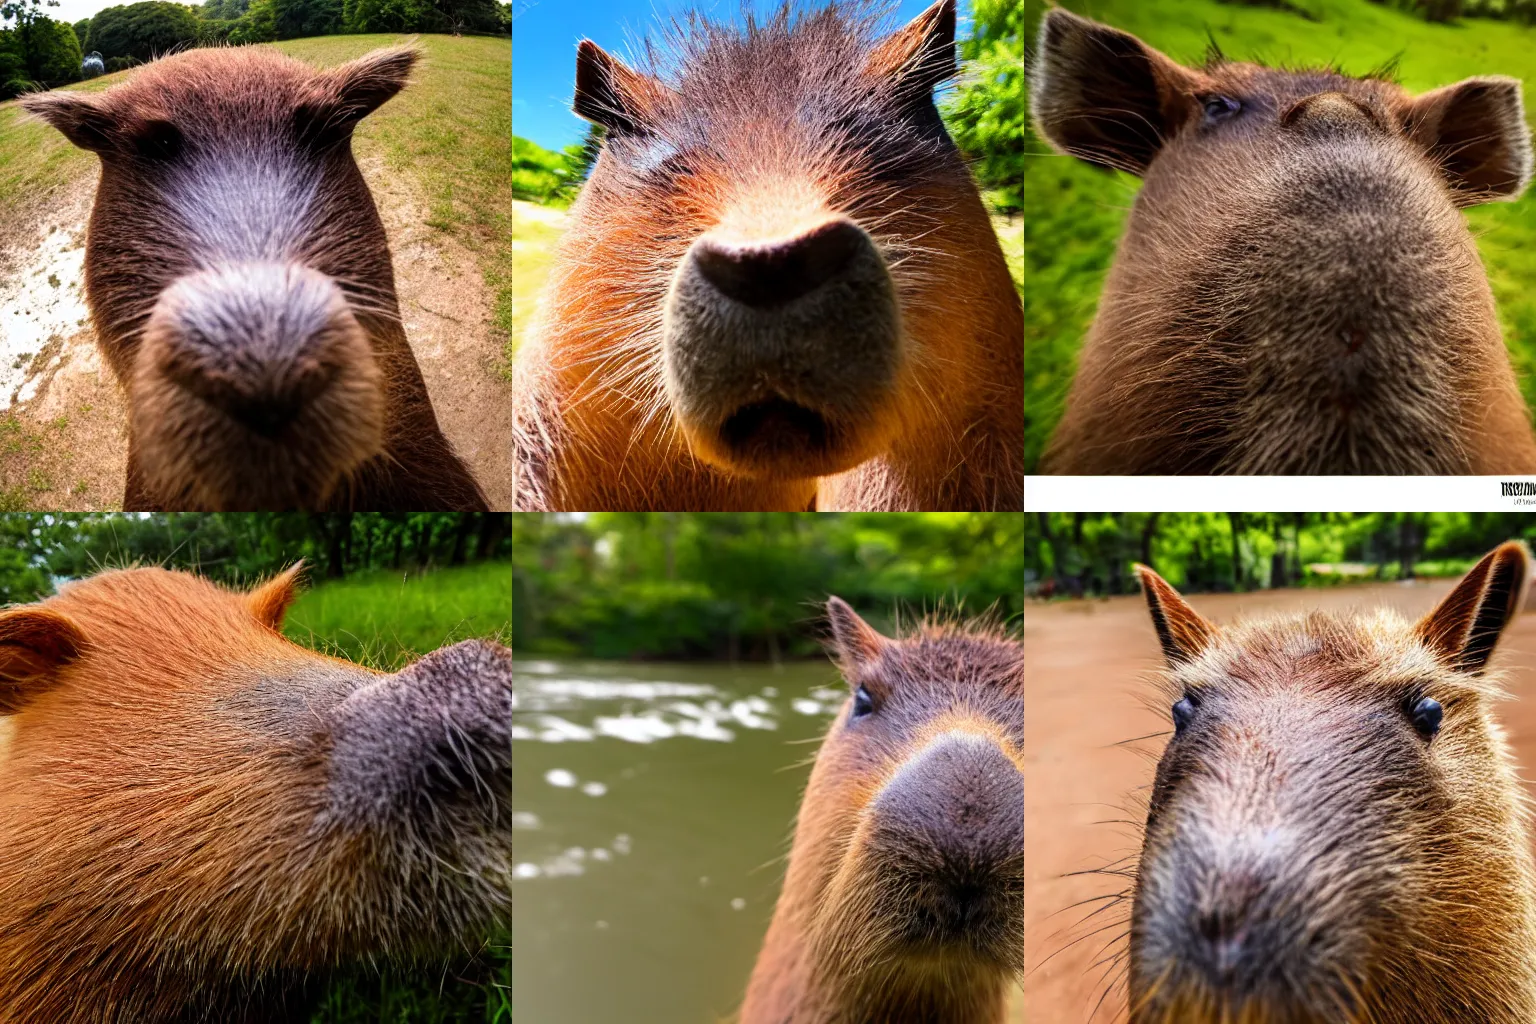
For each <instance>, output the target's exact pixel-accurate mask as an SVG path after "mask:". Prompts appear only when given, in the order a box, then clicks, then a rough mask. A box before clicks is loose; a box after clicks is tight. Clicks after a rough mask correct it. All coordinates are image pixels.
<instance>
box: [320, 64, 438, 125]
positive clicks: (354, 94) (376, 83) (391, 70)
mask: <svg viewBox="0 0 1536 1024" xmlns="http://www.w3.org/2000/svg"><path fill="white" fill-rule="evenodd" d="M419 59H421V51H420V50H417V49H416V48H414V47H411V46H396V47H392V48H389V49H384V50H374V51H373V52H371V53H365V54H363V55H362V56H361V57H359V58H357V59H356V60H353V61H348V62H347V63H345V64H343V65H341V66H340V67H337V68H333V69H332V70H330V71H329V72H327V73H326V76H327V79H328V82H329V84H330V86H331V88H332V89H334V90H335V94H336V100H337V103H336V107H335V110H336V113H337V114H338V115H339V116H341V117H344V118H346V119H349V120H351V121H360V120H362V119H363V118H364V117H366V116H367V115H369V114H371V113H373V112H374V111H375V110H377V109H379V107H381V106H383V105H384V102H385V101H386V100H388V99H390V98H391V97H393V96H394V95H395V94H396V93H398V92H399V91H400V90H401V89H404V88H405V86H406V83H407V82H409V81H410V78H411V69H412V68H413V67H415V66H416V62H417V61H418V60H419Z"/></svg>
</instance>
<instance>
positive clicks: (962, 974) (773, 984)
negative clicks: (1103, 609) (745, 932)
mask: <svg viewBox="0 0 1536 1024" xmlns="http://www.w3.org/2000/svg"><path fill="white" fill-rule="evenodd" d="M828 611H829V614H830V616H831V619H832V629H833V638H834V640H833V643H834V648H835V650H836V652H837V654H838V657H839V660H840V661H841V663H842V668H843V674H844V677H845V678H846V679H847V681H848V684H849V687H850V689H853V690H856V691H857V690H859V689H860V688H863V689H864V691H865V692H867V693H869V694H870V695H871V697H872V699H873V702H874V708H873V710H872V711H870V712H868V713H866V714H863V715H862V716H860V717H858V718H854V717H853V707H854V702H853V701H850V702H849V704H848V705H847V706H845V707H844V708H843V710H842V712H841V714H839V716H838V718H837V721H836V722H834V723H833V725H832V727H831V729H830V730H829V731H828V733H827V738H826V740H825V741H824V742H823V743H822V747H821V750H820V751H819V752H818V754H817V756H816V766H815V768H814V769H813V770H812V772H811V778H810V783H809V785H808V786H807V788H806V793H805V800H804V802H803V803H802V805H801V808H800V815H799V820H798V823H797V825H796V828H795V839H794V846H793V848H792V850H791V851H790V856H789V870H788V874H787V875H786V877H785V880H784V890H783V893H782V894H781V895H780V897H779V902H778V906H777V907H776V909H775V910H774V915H773V923H772V924H771V925H770V927H769V929H768V935H767V938H766V939H765V940H764V943H763V949H762V952H761V953H760V954H759V956H758V961H757V966H756V969H755V970H754V971H753V972H752V980H751V983H750V985H749V987H748V990H747V997H746V1002H745V1005H744V1006H743V1008H742V1013H741V1021H742V1024H834V1022H835V1024H868V1022H871V1021H902V1022H904V1024H1000V1022H1001V1021H1002V1020H1003V1016H1004V1014H1005V1012H1006V990H1007V987H1008V984H1009V981H1010V979H1012V978H1013V977H1015V976H1016V975H1018V974H1021V973H1022V971H1023V958H1024V931H1023V929H1024V923H1023V922H1024V832H1023V817H1024V797H1023V775H1022V773H1023V771H1024V751H1023V746H1024V682H1023V662H1022V654H1021V651H1020V649H1019V646H1018V644H1017V642H1016V641H1015V640H1014V639H1013V638H1011V637H1008V636H1006V635H1004V634H1002V633H999V632H997V631H996V630H994V629H992V628H990V627H989V626H986V625H984V624H980V623H972V624H970V625H969V626H966V625H960V624H954V623H938V622H930V623H927V624H925V625H924V626H923V627H921V628H920V629H918V630H917V631H916V632H914V633H913V634H912V635H911V636H909V637H906V638H905V639H901V640H888V639H886V638H885V637H882V636H880V635H879V634H878V633H876V632H875V631H874V630H873V629H871V628H870V627H869V626H868V625H866V624H865V623H864V622H863V620H861V619H859V617H858V616H857V615H855V614H854V612H853V611H852V609H850V608H849V607H848V606H847V605H846V604H843V603H842V602H841V601H839V600H838V599H836V598H833V599H832V601H831V602H830V603H829V605H828ZM957 736H962V737H965V742H967V743H970V744H974V745H975V746H976V749H978V750H983V751H985V758H984V759H983V760H982V761H981V762H979V763H984V764H985V765H986V766H987V769H988V771H987V772H985V773H978V774H969V775H966V776H964V777H963V781H962V782H956V780H955V777H953V776H947V775H944V774H942V773H941V772H938V771H937V770H935V769H934V768H933V767H932V766H933V765H934V764H935V762H934V761H933V760H932V758H931V755H932V752H933V751H934V750H935V748H937V747H939V746H940V745H942V744H943V743H946V742H953V741H954V738H955V737H957ZM913 773H917V774H915V775H914V774H913ZM1010 783H1011V784H1010ZM904 786H905V787H911V790H914V791H915V790H920V789H921V790H930V791H932V792H933V793H934V794H935V796H934V798H933V800H932V804H933V805H936V808H937V809H936V810H935V809H934V808H933V807H930V808H929V812H928V813H920V812H917V811H913V810H911V809H910V805H903V804H901V803H899V802H898V803H894V804H893V802H892V798H893V794H894V795H895V796H896V797H897V799H898V800H901V799H906V798H905V797H903V796H902V794H903V792H905V791H904V790H903V788H902V787H904ZM892 807H895V808H896V810H897V811H898V812H900V814H905V815H912V816H913V817H912V822H911V823H912V824H913V825H914V827H913V828H911V829H910V830H907V831H900V832H899V833H898V834H896V835H893V834H891V832H890V831H889V828H890V825H889V822H890V821H891V820H892V819H891V817H890V815H891V814H892V811H891V810H890V808H892ZM899 816H900V815H898V817H899ZM936 835H939V836H944V837H945V838H947V839H948V840H950V841H951V842H953V843H954V844H955V847H956V848H958V849H960V850H963V851H965V852H964V854H963V858H964V859H967V860H969V861H970V862H971V864H972V865H973V866H975V865H984V866H985V870H986V871H987V874H986V875H985V881H978V880H977V879H976V878H972V879H971V881H970V885H971V887H972V897H971V898H972V900H973V901H974V902H972V903H971V906H970V910H969V913H968V916H967V917H966V923H965V924H964V925H962V926H957V927H954V928H953V930H952V931H949V932H946V931H945V926H943V925H941V924H940V923H939V922H940V921H941V920H943V914H942V913H940V912H938V911H936V910H935V909H934V908H935V907H938V906H942V905H943V904H942V899H941V898H940V897H937V896H935V895H934V894H935V893H937V892H939V891H940V879H941V878H942V877H943V876H942V873H941V871H940V870H939V869H938V868H937V867H936V866H935V865H936V861H934V860H933V858H932V856H931V854H925V852H924V851H925V844H926V843H928V842H931V841H932V838H933V837H934V836H936ZM975 870H981V868H975ZM982 900H985V901H987V902H985V903H984V904H983V903H982V902H980V901H982ZM983 907H985V910H983Z"/></svg>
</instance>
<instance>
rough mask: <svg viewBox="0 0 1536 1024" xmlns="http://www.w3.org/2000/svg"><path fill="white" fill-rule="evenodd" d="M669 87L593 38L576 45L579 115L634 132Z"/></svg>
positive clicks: (574, 105) (614, 129)
mask: <svg viewBox="0 0 1536 1024" xmlns="http://www.w3.org/2000/svg"><path fill="white" fill-rule="evenodd" d="M667 92H668V90H667V87H666V86H665V85H663V84H662V83H661V82H660V81H658V80H657V79H655V78H652V77H651V76H650V75H642V74H641V73H640V72H638V71H635V70H633V69H632V68H630V67H629V66H628V65H626V64H625V63H624V62H623V61H621V60H619V59H618V58H617V57H614V56H612V55H611V54H609V53H608V51H606V50H604V49H603V48H602V47H601V46H598V45H597V44H596V43H594V42H593V41H592V40H590V39H583V40H582V41H581V44H580V45H579V46H577V47H576V99H575V101H574V102H573V103H572V104H571V109H572V110H574V111H575V112H576V116H577V117H582V118H585V119H586V120H588V121H591V122H592V123H593V124H600V125H602V126H603V127H604V128H607V129H608V130H609V131H612V132H635V131H638V130H639V129H640V127H641V125H643V124H645V121H646V118H647V116H648V115H649V114H650V113H651V112H652V111H654V110H655V109H656V108H657V107H658V106H659V104H660V103H661V101H662V100H663V98H664V97H665V96H666V94H667Z"/></svg>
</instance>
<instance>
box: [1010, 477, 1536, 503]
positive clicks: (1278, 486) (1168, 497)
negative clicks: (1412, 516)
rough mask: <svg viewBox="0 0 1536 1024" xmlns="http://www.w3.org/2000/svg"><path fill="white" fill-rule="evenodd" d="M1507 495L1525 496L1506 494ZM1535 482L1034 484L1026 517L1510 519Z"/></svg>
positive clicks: (1068, 480)
mask: <svg viewBox="0 0 1536 1024" xmlns="http://www.w3.org/2000/svg"><path fill="white" fill-rule="evenodd" d="M1505 485H1511V487H1510V488H1509V489H1512V490H1515V491H1523V492H1525V493H1524V494H1519V493H1515V494H1506V493H1505V492H1506V486H1505ZM1520 508H1536V476H1240V477H1233V476H1225V477H1223V476H1031V477H1026V478H1025V480H1024V510H1025V511H1026V512H1081V511H1085V510H1088V509H1092V510H1093V511H1095V512H1205V511H1209V510H1211V509H1220V510H1223V511H1227V512H1317V511H1347V510H1353V511H1362V512H1363V511H1371V510H1380V509H1389V510H1391V511H1393V512H1510V511H1514V510H1515V509H1520Z"/></svg>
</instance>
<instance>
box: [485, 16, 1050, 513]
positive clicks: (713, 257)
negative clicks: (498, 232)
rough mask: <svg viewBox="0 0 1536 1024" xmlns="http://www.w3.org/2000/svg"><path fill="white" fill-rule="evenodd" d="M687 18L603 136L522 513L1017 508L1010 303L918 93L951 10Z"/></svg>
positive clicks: (610, 68)
mask: <svg viewBox="0 0 1536 1024" xmlns="http://www.w3.org/2000/svg"><path fill="white" fill-rule="evenodd" d="M877 6H878V5H874V4H866V3H863V2H861V0H844V2H839V0H829V2H827V3H824V4H822V5H819V6H818V7H816V8H814V9H813V8H810V7H802V6H801V5H797V4H793V3H790V2H787V0H786V2H785V3H784V4H783V6H782V7H780V9H779V10H777V11H776V12H775V13H773V14H772V15H770V16H769V17H767V18H764V19H756V18H749V19H746V21H745V24H744V25H743V26H741V27H739V28H738V27H731V26H726V25H721V24H715V23H712V22H710V21H709V20H708V19H707V18H705V17H703V16H698V17H693V16H690V17H689V18H688V19H687V20H686V21H685V22H680V23H678V24H676V25H675V26H674V31H673V32H672V33H671V34H670V35H669V36H668V37H666V38H665V39H664V40H663V41H661V42H660V43H659V44H658V45H657V46H656V47H654V48H650V47H648V49H647V52H648V53H650V54H651V55H652V56H653V58H654V59H652V60H650V61H649V62H648V64H649V66H648V67H646V68H644V69H641V70H636V69H634V68H631V67H629V66H627V65H626V64H624V63H623V62H621V61H619V60H618V59H617V58H615V57H613V56H610V55H609V54H608V53H606V52H604V51H603V50H602V49H601V48H599V47H598V46H597V45H596V44H594V43H592V42H591V41H585V42H583V43H581V44H580V47H579V48H578V51H577V60H576V94H575V104H574V107H575V111H576V113H577V114H579V115H580V116H582V117H584V118H586V119H587V120H589V121H592V122H594V123H595V124H597V125H600V126H601V127H602V128H603V133H604V134H603V143H602V150H601V152H600V154H599V156H598V159H597V162H596V163H595V165H594V166H593V169H592V174H591V176H590V178H589V179H588V180H587V182H586V184H585V185H584V186H583V187H582V191H581V195H580V197H579V198H578V200H577V202H576V204H575V206H573V207H572V210H571V226H570V228H569V229H568V230H567V231H566V233H565V235H564V236H563V237H562V239H561V242H560V247H559V251H558V254H557V260H556V264H555V266H554V268H553V270H552V273H551V276H550V281H549V284H548V286H547V288H546V290H545V292H544V296H543V299H542V303H541V307H540V314H539V316H538V318H537V319H536V321H535V322H534V323H533V324H532V325H531V326H530V328H529V330H528V332H527V336H526V339H525V342H524V345H523V348H522V349H521V351H520V352H519V355H518V361H517V366H516V369H515V380H514V388H513V392H514V397H513V446H514V449H513V450H514V457H513V466H514V474H515V479H514V501H515V503H516V507H518V508H522V509H534V510H536V509H555V510H559V509H672V510H686V509H696V510H704V511H732V510H741V511H764V510H787V511H803V510H805V509H807V508H811V507H815V508H818V509H844V508H846V509H858V508H883V509H900V510H916V509H951V508H953V509H966V508H1019V507H1020V506H1021V502H1022V499H1023V469H1022V465H1023V461H1022V460H1023V398H1022V395H1023V366H1022V360H1021V347H1022V338H1023V317H1022V310H1021V307H1020V303H1019V297H1018V294H1017V292H1016V291H1015V289H1014V286H1013V282H1012V280H1011V278H1010V277H1009V274H1008V269H1007V266H1006V264H1005V263H1004V261H1003V256H1002V251H1001V249H1000V248H999V246H998V244H997V237H996V234H995V232H994V231H993V228H992V225H991V222H990V221H989V219H988V217H987V214H986V210H985V208H984V207H983V205H982V203H981V198H980V195H979V193H978V192H977V189H976V183H975V181H974V180H973V179H972V178H971V176H970V173H969V171H968V170H967V168H966V166H965V163H964V161H963V160H962V158H961V156H960V154H959V152H958V151H957V150H956V148H955V145H954V143H953V142H952V141H951V139H950V137H949V135H948V134H947V132H946V130H945V127H944V123H943V121H942V120H941V119H940V117H939V112H938V109H937V107H936V106H935V105H934V99H933V92H934V89H935V88H936V87H937V86H939V85H940V84H941V83H943V82H944V81H946V80H947V79H949V78H950V77H951V76H953V75H954V74H955V71H956V66H957V65H956V59H955V39H954V32H955V4H954V0H938V2H937V3H935V4H934V5H933V6H932V7H930V8H929V9H928V10H927V11H925V12H924V13H923V14H921V15H919V16H918V17H917V18H915V19H913V20H912V21H911V22H910V23H908V24H907V25H906V26H905V27H903V28H900V29H898V30H897V31H895V32H891V33H887V34H884V35H881V34H880V33H879V31H878V25H879V19H878V18H876V17H874V16H873V14H872V12H874V11H875V8H876V7H877Z"/></svg>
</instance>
